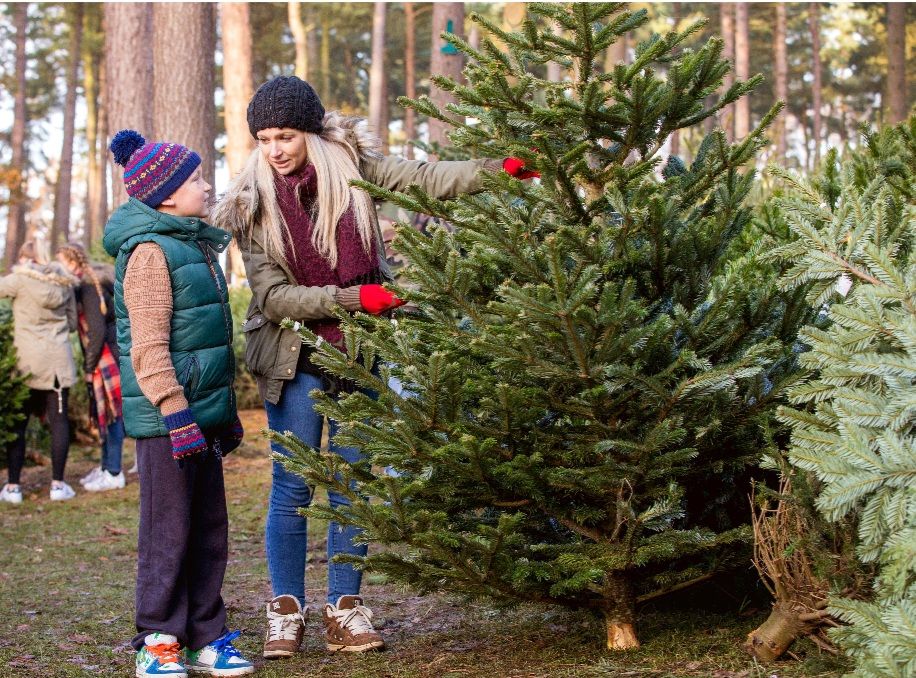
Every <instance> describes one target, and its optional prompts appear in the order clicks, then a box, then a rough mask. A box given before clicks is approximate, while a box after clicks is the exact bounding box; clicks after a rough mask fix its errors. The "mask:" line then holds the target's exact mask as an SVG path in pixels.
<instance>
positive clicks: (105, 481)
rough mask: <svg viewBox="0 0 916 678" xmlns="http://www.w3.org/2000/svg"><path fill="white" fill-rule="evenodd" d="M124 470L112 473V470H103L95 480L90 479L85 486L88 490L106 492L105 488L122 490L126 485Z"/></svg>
mask: <svg viewBox="0 0 916 678" xmlns="http://www.w3.org/2000/svg"><path fill="white" fill-rule="evenodd" d="M124 482H125V481H124V471H121V472H120V473H118V475H112V473H111V471H102V472H101V473H100V474H99V475H98V476H96V478H95V480H90V481H89V482H87V483H86V484H85V485H83V487H85V488H86V491H87V492H104V491H105V490H120V489H121V488H123V487H124Z"/></svg>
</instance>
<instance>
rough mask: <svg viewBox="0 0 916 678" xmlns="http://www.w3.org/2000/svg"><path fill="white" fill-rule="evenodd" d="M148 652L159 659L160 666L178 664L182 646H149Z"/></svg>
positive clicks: (166, 644)
mask: <svg viewBox="0 0 916 678" xmlns="http://www.w3.org/2000/svg"><path fill="white" fill-rule="evenodd" d="M146 651H147V652H149V653H150V654H151V655H153V656H154V657H155V658H156V659H158V660H159V663H160V664H177V663H178V662H179V658H180V653H181V645H179V644H178V643H160V644H159V645H147V646H146Z"/></svg>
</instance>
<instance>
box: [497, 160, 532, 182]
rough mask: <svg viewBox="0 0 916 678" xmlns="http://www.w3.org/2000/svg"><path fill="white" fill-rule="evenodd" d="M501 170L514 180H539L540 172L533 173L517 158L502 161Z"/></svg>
mask: <svg viewBox="0 0 916 678" xmlns="http://www.w3.org/2000/svg"><path fill="white" fill-rule="evenodd" d="M503 169H504V170H505V171H506V173H507V174H509V175H511V176H513V177H515V178H516V179H533V178H535V177H537V178H538V179H540V178H541V173H540V172H535V171H534V170H530V169H528V168H526V167H525V161H524V160H520V159H519V158H506V159H505V160H503Z"/></svg>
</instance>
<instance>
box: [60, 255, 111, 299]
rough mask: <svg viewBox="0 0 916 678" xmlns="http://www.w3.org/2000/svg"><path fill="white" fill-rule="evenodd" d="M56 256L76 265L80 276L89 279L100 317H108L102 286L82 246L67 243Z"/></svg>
mask: <svg viewBox="0 0 916 678" xmlns="http://www.w3.org/2000/svg"><path fill="white" fill-rule="evenodd" d="M57 255H58V256H60V257H63V258H64V259H66V260H67V261H69V262H71V263H73V264H76V266H77V269H78V270H79V273H80V275H84V276H86V277H87V278H89V282H91V283H92V284H93V286H94V287H95V292H96V294H98V295H99V310H100V311H101V312H102V315H108V304H106V303H105V295H104V294H103V292H102V284H101V283H100V282H99V277H98V276H97V275H96V273H95V270H94V269H93V268H92V264H90V263H89V257H88V256H87V255H86V250H85V249H84V248H83V246H82V245H80V244H79V243H76V242H68V243H67V244H66V245H62V246H61V247H59V248H58V249H57Z"/></svg>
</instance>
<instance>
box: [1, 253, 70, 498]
mask: <svg viewBox="0 0 916 678" xmlns="http://www.w3.org/2000/svg"><path fill="white" fill-rule="evenodd" d="M76 284H77V280H76V278H74V277H73V276H71V275H70V274H69V273H67V272H66V271H65V270H64V269H63V267H61V265H60V264H58V263H56V262H52V263H48V262H47V258H46V257H45V256H42V254H41V253H40V252H39V246H38V245H37V243H36V242H35V241H34V240H29V241H27V242H26V243H25V244H23V245H22V248H21V249H20V250H19V263H18V264H17V265H16V266H14V267H13V271H12V273H10V274H9V275H7V276H4V277H3V278H0V298H4V297H5V298H9V299H12V302H13V304H12V305H13V345H14V346H15V347H16V360H17V368H18V369H19V371H20V372H21V373H22V374H28V375H29V376H28V379H27V381H26V385H27V386H28V387H29V396H28V398H27V400H26V402H25V405H24V413H25V415H26V416H25V418H24V419H23V420H22V421H21V422H20V423H19V424H18V426H17V427H16V429H15V431H14V432H15V434H16V438H15V439H14V440H13V442H12V443H10V444H9V446H8V447H7V460H8V470H7V473H8V481H7V484H6V485H4V487H3V489H2V490H0V501H6V502H9V503H11V504H19V503H22V490H21V488H20V485H19V480H20V473H21V472H22V465H23V463H24V462H25V445H26V429H27V427H28V423H29V418H30V417H31V416H33V415H35V416H39V417H41V416H43V417H44V418H45V420H46V422H47V425H48V429H49V430H50V433H51V492H50V497H51V500H52V501H64V500H67V499H72V498H73V497H74V496H75V495H76V493H75V492H74V491H73V488H72V487H70V486H69V485H68V484H67V483H65V482H64V470H65V467H66V465H67V454H68V452H69V450H70V422H69V420H68V419H67V402H68V398H69V395H70V387H71V386H73V384H74V383H75V382H76V365H75V363H74V362H73V350H72V349H71V347H70V332H72V331H75V330H76V323H77V317H76V303H75V301H74V296H73V288H74V286H75V285H76Z"/></svg>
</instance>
